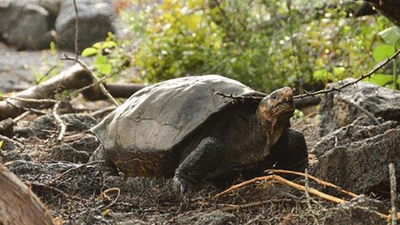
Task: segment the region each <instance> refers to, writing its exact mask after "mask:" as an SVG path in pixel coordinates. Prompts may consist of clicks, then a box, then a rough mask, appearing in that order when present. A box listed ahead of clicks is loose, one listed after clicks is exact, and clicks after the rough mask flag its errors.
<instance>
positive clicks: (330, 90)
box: [293, 49, 400, 99]
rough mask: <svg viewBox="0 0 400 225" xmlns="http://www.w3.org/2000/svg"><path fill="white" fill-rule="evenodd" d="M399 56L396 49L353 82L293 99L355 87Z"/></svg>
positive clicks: (399, 52) (307, 93)
mask: <svg viewBox="0 0 400 225" xmlns="http://www.w3.org/2000/svg"><path fill="white" fill-rule="evenodd" d="M399 54H400V49H398V50H397V51H396V52H395V53H394V54H393V55H392V56H390V57H389V58H387V59H386V60H385V61H384V62H382V63H380V64H378V65H377V66H376V67H374V68H373V69H372V70H371V71H369V72H368V73H367V74H365V75H364V74H361V76H360V77H359V78H358V79H356V80H355V81H352V82H349V83H345V84H342V85H341V86H339V87H331V88H328V89H324V90H320V91H316V92H306V93H305V94H301V95H296V96H294V97H293V98H294V99H298V98H304V97H308V96H316V95H319V94H326V93H329V92H333V91H340V90H342V89H343V88H345V87H348V86H351V85H355V84H356V83H358V82H360V81H361V80H363V79H365V78H370V77H371V76H372V75H373V74H374V73H376V72H377V71H378V70H380V69H382V68H383V67H384V66H386V65H388V64H389V62H391V61H392V60H393V59H395V58H396V57H397V56H398V55H399Z"/></svg>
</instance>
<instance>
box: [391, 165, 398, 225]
mask: <svg viewBox="0 0 400 225" xmlns="http://www.w3.org/2000/svg"><path fill="white" fill-rule="evenodd" d="M389 177H390V204H391V205H392V210H391V223H392V225H396V224H397V209H396V198H397V191H396V187H397V185H396V172H395V168H394V164H393V163H390V164H389Z"/></svg>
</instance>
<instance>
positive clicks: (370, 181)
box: [313, 121, 400, 193]
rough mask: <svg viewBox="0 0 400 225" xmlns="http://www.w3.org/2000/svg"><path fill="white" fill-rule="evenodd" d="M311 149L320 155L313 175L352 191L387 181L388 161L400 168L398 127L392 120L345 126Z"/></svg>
mask: <svg viewBox="0 0 400 225" xmlns="http://www.w3.org/2000/svg"><path fill="white" fill-rule="evenodd" d="M321 149H322V150H321ZM314 151H316V152H317V154H320V155H321V156H320V157H319V163H318V164H317V165H316V167H315V169H314V170H313V174H314V175H315V176H317V177H319V178H321V179H323V180H326V181H329V182H332V183H334V184H335V185H338V186H340V187H342V188H344V189H347V190H350V191H353V192H358V193H364V192H367V191H371V190H373V189H374V188H375V187H378V186H379V185H385V184H388V183H389V173H388V165H389V163H391V162H393V163H394V164H395V167H396V168H400V126H398V123H396V122H393V121H388V122H386V123H384V124H381V125H379V126H365V127H363V126H356V125H348V126H346V127H344V128H342V129H340V130H339V131H337V132H335V133H333V134H332V135H329V136H327V137H326V138H324V139H323V140H321V142H320V143H318V144H317V147H316V150H314ZM397 176H398V179H399V178H400V173H397Z"/></svg>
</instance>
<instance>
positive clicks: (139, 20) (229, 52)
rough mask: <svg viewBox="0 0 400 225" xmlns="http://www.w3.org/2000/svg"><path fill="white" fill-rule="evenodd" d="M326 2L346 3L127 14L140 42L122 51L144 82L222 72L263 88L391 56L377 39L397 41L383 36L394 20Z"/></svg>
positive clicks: (189, 5)
mask: <svg viewBox="0 0 400 225" xmlns="http://www.w3.org/2000/svg"><path fill="white" fill-rule="evenodd" d="M324 2H325V3H337V4H338V5H339V6H338V7H337V8H332V9H328V8H324V9H323V10H322V12H320V11H318V10H316V9H317V8H318V7H319V4H321V2H320V1H298V0H287V1H265V0H224V1H217V0H186V1H185V0H165V1H162V3H160V4H149V5H148V6H146V7H141V10H137V11H134V12H133V11H132V12H125V18H126V22H127V23H128V24H129V27H128V29H129V30H130V32H131V33H132V34H133V37H132V38H130V39H129V40H125V41H123V42H122V44H121V48H122V49H128V50H125V54H128V55H131V56H132V59H133V60H132V66H134V67H135V68H136V69H137V70H138V72H139V77H138V80H140V81H143V82H158V81H160V80H165V79H170V78H175V77H181V76H187V75H198V74H221V75H224V76H228V77H231V78H234V79H236V80H239V81H241V82H243V83H245V84H247V85H250V86H251V87H253V88H255V89H258V90H263V91H270V90H271V89H275V88H277V87H279V86H283V85H288V86H292V87H297V88H299V89H301V86H302V85H303V84H305V83H307V84H313V83H316V82H322V83H327V82H330V81H335V80H339V79H343V78H345V77H349V76H350V77H351V76H359V75H360V71H366V70H369V69H370V68H372V67H373V66H374V64H375V63H376V59H377V58H381V59H382V58H383V57H386V56H388V53H389V50H388V49H383V48H387V46H386V47H379V46H380V45H382V44H383V43H382V41H381V40H380V39H379V38H377V37H379V36H381V37H382V38H383V39H384V40H386V39H387V40H393V39H395V35H394V34H393V33H396V32H398V30H396V29H394V28H392V30H388V31H386V32H381V33H379V32H380V31H382V30H385V29H386V28H388V27H389V26H391V25H390V22H389V21H388V20H387V19H385V18H383V17H363V18H356V19H355V18H347V17H346V16H345V15H346V12H345V11H344V10H343V9H342V8H340V4H339V3H340V1H333V0H332V1H329V0H327V1H324ZM140 3H142V1H139V3H138V4H140ZM378 33H379V36H378ZM376 46H378V47H376ZM94 52H95V51H94V50H93V49H92V50H88V54H93V53H94ZM97 55H98V54H97ZM100 61H101V63H102V65H103V64H104V63H105V62H104V59H103V60H100ZM103 72H107V71H103ZM382 79H383V78H380V77H379V76H376V77H374V78H373V79H371V80H379V82H381V83H382V82H383V81H381V80H382Z"/></svg>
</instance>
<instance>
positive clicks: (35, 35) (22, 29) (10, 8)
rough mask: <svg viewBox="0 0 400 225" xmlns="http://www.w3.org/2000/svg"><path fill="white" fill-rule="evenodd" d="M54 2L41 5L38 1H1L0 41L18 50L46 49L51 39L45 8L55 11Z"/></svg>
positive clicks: (49, 15)
mask: <svg viewBox="0 0 400 225" xmlns="http://www.w3.org/2000/svg"><path fill="white" fill-rule="evenodd" d="M44 2H45V1H44ZM56 2H57V1H54V2H53V4H49V3H47V4H43V5H42V4H41V1H39V0H26V1H13V0H3V1H1V2H0V21H1V23H2V25H1V26H0V40H3V41H5V42H6V43H8V44H9V45H12V46H15V47H16V48H18V49H26V48H29V49H44V48H48V47H49V44H50V41H52V40H53V37H52V35H51V32H50V30H51V27H50V26H51V24H49V23H48V20H49V18H51V14H50V12H49V11H48V10H47V9H46V8H45V7H47V8H49V9H52V10H56V9H53V8H56V6H54V5H56V4H55V3H56Z"/></svg>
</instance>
